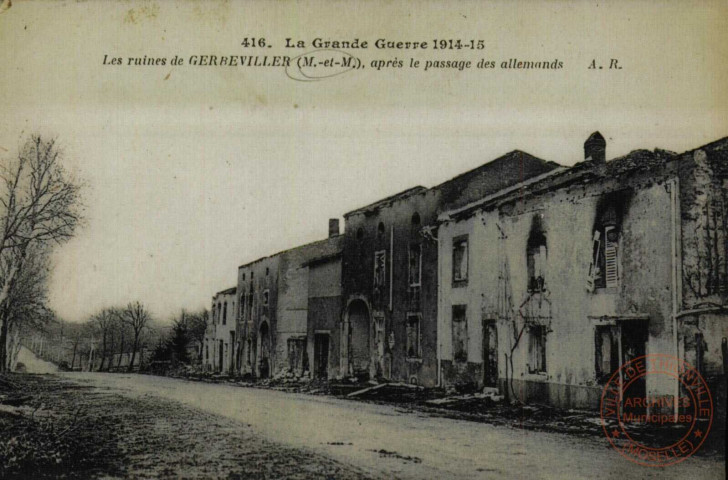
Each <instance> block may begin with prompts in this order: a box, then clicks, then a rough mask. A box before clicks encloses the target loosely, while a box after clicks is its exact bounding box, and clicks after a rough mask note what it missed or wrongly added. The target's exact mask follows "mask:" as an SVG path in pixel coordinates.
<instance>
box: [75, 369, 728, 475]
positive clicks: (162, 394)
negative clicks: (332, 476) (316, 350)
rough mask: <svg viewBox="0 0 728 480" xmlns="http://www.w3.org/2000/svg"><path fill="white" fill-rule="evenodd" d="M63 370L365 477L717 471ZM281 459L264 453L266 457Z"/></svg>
mask: <svg viewBox="0 0 728 480" xmlns="http://www.w3.org/2000/svg"><path fill="white" fill-rule="evenodd" d="M62 378H64V379H68V380H72V381H74V382H78V383H82V384H87V385H93V386H94V387H97V388H98V389H100V390H102V391H106V392H108V393H118V394H121V395H124V396H127V397H132V398H137V399H140V398H141V399H145V400H148V401H151V400H153V399H154V398H161V399H168V400H173V401H176V402H179V403H180V404H181V405H186V406H190V407H195V408H196V409H200V410H202V411H204V412H207V413H209V414H213V415H215V416H216V417H215V418H217V420H216V421H215V422H214V423H215V424H216V425H217V426H212V427H211V430H210V434H211V435H214V434H215V429H216V428H217V429H219V428H220V427H225V430H228V431H230V430H232V431H235V429H236V428H240V429H243V428H245V429H248V428H249V429H250V430H251V431H252V434H253V435H254V436H255V437H259V438H260V439H262V440H265V441H266V442H272V444H278V445H281V446H285V447H290V448H293V449H296V451H309V452H312V453H314V454H317V455H322V456H324V457H327V458H331V459H332V460H335V461H336V462H337V463H340V464H343V465H349V466H351V467H353V468H354V469H355V471H357V472H362V473H364V474H366V475H367V476H372V477H379V478H403V479H405V478H406V479H423V478H429V479H442V478H527V479H535V478H554V479H556V478H558V479H561V478H594V475H595V474H596V473H597V472H598V473H599V477H600V478H605V479H606V478H614V479H628V478H679V479H685V478H701V479H704V478H705V479H709V478H723V464H722V463H721V462H719V461H718V460H716V459H711V458H690V459H688V460H687V461H685V462H683V463H681V464H679V465H675V466H673V467H668V468H665V469H650V468H646V467H640V466H637V465H635V464H632V463H630V462H628V461H627V460H625V459H623V458H622V457H620V456H619V455H618V454H617V452H615V451H614V450H612V449H611V447H609V446H608V444H607V442H606V441H602V439H594V440H589V439H583V438H577V437H571V436H567V435H562V434H553V433H545V432H527V431H523V430H519V429H514V428H509V427H503V426H493V425H487V424H480V423H474V422H467V421H459V420H452V419H445V418H435V417H430V416H427V415H423V414H415V413H412V412H407V411H404V410H403V409H400V408H397V407H393V406H386V405H375V404H366V403H359V402H352V401H347V400H341V399H336V398H330V397H317V396H308V395H299V394H291V393H283V392H278V391H271V390H261V389H250V388H240V387H235V386H227V385H218V384H207V383H197V382H189V381H184V380H179V379H171V378H164V377H153V376H143V375H113V374H111V375H110V374H96V373H67V374H63V376H62ZM219 435H224V432H223V431H220V432H219ZM200 448H204V444H203V445H200ZM283 460H284V459H282V458H276V456H275V455H272V456H271V457H270V458H268V459H266V460H265V461H273V462H275V461H283Z"/></svg>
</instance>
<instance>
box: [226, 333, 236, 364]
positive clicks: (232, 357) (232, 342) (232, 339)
mask: <svg viewBox="0 0 728 480" xmlns="http://www.w3.org/2000/svg"><path fill="white" fill-rule="evenodd" d="M236 350H237V349H236V348H235V332H230V359H229V360H230V363H229V364H228V365H229V367H228V370H229V371H230V373H233V371H234V370H235V352H236Z"/></svg>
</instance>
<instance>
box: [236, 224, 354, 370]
mask: <svg viewBox="0 0 728 480" xmlns="http://www.w3.org/2000/svg"><path fill="white" fill-rule="evenodd" d="M339 237H340V235H339V224H338V220H332V221H331V222H330V223H329V237H328V238H326V239H324V240H320V241H317V242H313V243H309V244H307V245H302V246H300V247H295V248H292V249H290V250H286V251H283V252H279V253H277V254H275V255H271V256H269V257H265V258H261V259H259V260H256V261H254V262H251V263H248V264H245V265H242V266H240V267H238V286H237V296H238V302H239V306H240V307H239V309H238V315H237V330H236V333H237V338H239V339H241V341H240V342H239V343H238V344H237V345H236V352H237V353H236V357H235V358H236V364H235V365H236V366H235V370H236V372H237V373H240V374H242V375H246V374H249V375H252V376H254V377H256V378H269V377H271V376H274V375H279V374H288V373H290V374H292V375H295V376H303V375H310V373H311V371H310V369H311V362H310V359H311V357H312V355H313V356H316V355H318V356H317V357H316V358H317V359H320V358H321V357H325V358H326V359H328V358H331V357H332V356H333V355H332V353H331V352H332V350H333V349H334V348H335V346H334V345H333V342H331V341H328V340H327V339H326V340H325V339H324V335H331V334H332V333H333V332H332V331H331V329H330V328H329V327H327V325H328V324H329V322H328V321H327V320H326V319H327V318H329V317H330V316H331V315H335V316H336V318H339V316H340V310H336V309H337V308H340V307H337V305H338V304H340V300H339V301H338V303H337V301H336V300H334V301H329V300H327V299H332V298H333V299H336V298H337V297H340V281H341V275H340V271H338V272H337V271H336V270H335V269H333V270H332V269H330V268H329V269H325V268H324V269H323V270H321V268H323V265H325V264H326V263H327V262H326V259H328V258H331V259H332V260H333V259H334V258H335V257H336V255H338V253H339V252H340V251H341V247H340V244H341V239H340V238H339ZM312 268H313V269H314V274H313V276H314V279H315V278H316V275H318V276H319V277H320V276H321V275H322V273H321V272H323V275H328V274H330V273H332V274H333V275H335V277H334V278H332V279H326V280H325V281H323V282H322V281H315V282H314V284H313V289H310V288H309V281H310V280H309V271H310V270H311V269H312ZM312 294H313V295H315V296H313V297H312V296H311V295H312ZM309 305H310V306H311V307H312V308H309ZM317 325H320V328H319V327H317ZM309 326H312V327H313V331H312V332H311V334H309ZM317 335H318V336H317ZM316 349H318V350H316ZM314 350H316V351H314ZM325 364H326V366H327V368H326V370H327V371H326V372H324V375H328V362H326V363H325ZM321 365H323V364H321ZM321 365H319V367H321Z"/></svg>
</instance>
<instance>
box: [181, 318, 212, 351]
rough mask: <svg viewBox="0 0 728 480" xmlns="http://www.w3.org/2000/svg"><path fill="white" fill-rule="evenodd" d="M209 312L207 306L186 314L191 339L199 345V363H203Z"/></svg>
mask: <svg viewBox="0 0 728 480" xmlns="http://www.w3.org/2000/svg"><path fill="white" fill-rule="evenodd" d="M209 316H210V314H209V312H208V311H207V309H206V308H203V309H202V310H200V311H197V312H193V313H189V314H187V315H186V317H185V318H186V320H187V331H188V334H189V336H190V340H191V341H192V342H194V343H195V344H196V345H197V363H202V349H203V346H204V345H205V331H206V330H207V324H208V319H209Z"/></svg>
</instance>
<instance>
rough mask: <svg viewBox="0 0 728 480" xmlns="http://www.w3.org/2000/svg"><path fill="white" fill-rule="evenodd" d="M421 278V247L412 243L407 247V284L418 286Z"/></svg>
mask: <svg viewBox="0 0 728 480" xmlns="http://www.w3.org/2000/svg"><path fill="white" fill-rule="evenodd" d="M421 280H422V247H421V246H420V245H419V244H412V245H410V247H409V285H410V286H411V287H418V286H420V283H421Z"/></svg>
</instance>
